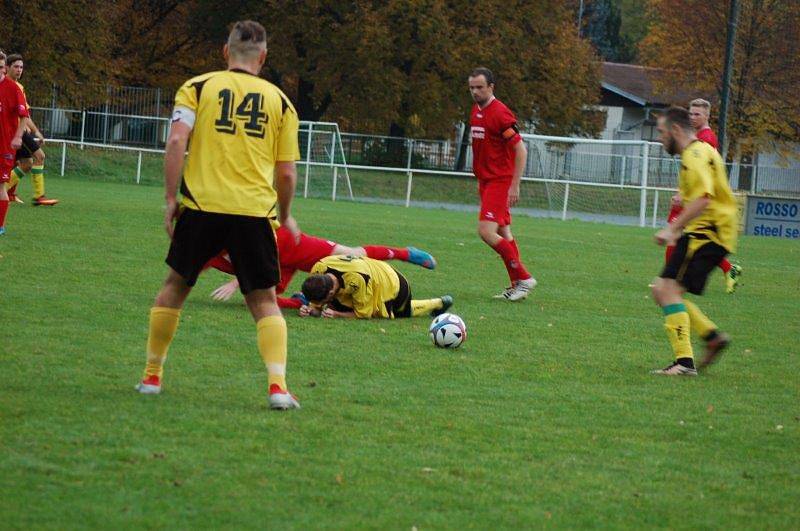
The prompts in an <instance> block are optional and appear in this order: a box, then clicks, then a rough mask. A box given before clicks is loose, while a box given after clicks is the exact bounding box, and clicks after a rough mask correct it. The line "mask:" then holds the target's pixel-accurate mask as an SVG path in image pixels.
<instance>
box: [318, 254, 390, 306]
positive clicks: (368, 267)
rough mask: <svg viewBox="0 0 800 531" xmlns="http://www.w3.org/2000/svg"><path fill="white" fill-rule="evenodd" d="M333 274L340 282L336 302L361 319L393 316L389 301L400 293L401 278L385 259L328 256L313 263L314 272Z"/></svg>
mask: <svg viewBox="0 0 800 531" xmlns="http://www.w3.org/2000/svg"><path fill="white" fill-rule="evenodd" d="M326 273H331V274H333V275H334V276H335V277H336V278H337V279H338V280H339V284H340V289H339V291H338V293H336V301H337V302H338V303H339V305H340V306H344V307H346V308H350V309H352V310H353V312H354V313H355V314H356V317H358V318H360V319H370V318H372V317H383V318H392V317H393V316H392V314H391V313H390V312H389V309H388V308H386V303H387V302H390V301H392V300H394V299H395V298H396V297H397V295H398V293H399V292H400V277H399V276H398V273H397V271H395V270H394V268H392V266H390V265H389V264H387V263H386V262H382V261H380V260H373V259H372V258H366V257H364V258H362V257H357V256H327V257H325V258H323V259H322V260H320V261H319V262H317V263H316V264H314V267H312V268H311V274H312V275H324V274H326Z"/></svg>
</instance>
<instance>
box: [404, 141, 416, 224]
mask: <svg viewBox="0 0 800 531" xmlns="http://www.w3.org/2000/svg"><path fill="white" fill-rule="evenodd" d="M406 145H407V146H408V157H407V159H406V175H407V176H408V184H407V185H406V208H408V207H410V206H411V182H412V181H413V179H414V172H412V171H411V153H412V152H413V151H414V139H408V138H407V139H406Z"/></svg>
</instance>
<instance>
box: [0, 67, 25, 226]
mask: <svg viewBox="0 0 800 531" xmlns="http://www.w3.org/2000/svg"><path fill="white" fill-rule="evenodd" d="M5 67H6V56H5V54H4V53H2V52H0V235H2V234H5V232H6V229H5V221H6V214H7V213H8V192H7V191H6V183H8V181H9V179H10V176H11V170H13V169H14V157H15V155H16V153H17V150H18V149H19V148H20V146H22V133H24V132H25V121H24V120H20V118H25V117H27V116H28V102H27V101H25V95H24V94H23V93H22V90H20V88H19V85H17V84H16V83H15V82H14V80H13V79H11V78H9V77H7V76H6V68H5Z"/></svg>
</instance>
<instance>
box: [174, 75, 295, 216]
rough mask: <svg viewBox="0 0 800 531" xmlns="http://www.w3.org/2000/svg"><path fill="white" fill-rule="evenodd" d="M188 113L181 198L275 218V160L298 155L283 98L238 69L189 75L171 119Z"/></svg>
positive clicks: (189, 203)
mask: <svg viewBox="0 0 800 531" xmlns="http://www.w3.org/2000/svg"><path fill="white" fill-rule="evenodd" d="M181 113H185V114H191V115H192V117H193V118H192V119H193V127H192V132H191V135H190V137H189V154H188V156H187V158H186V165H185V166H184V169H183V182H182V183H181V196H182V198H181V203H182V204H183V205H184V206H186V207H188V208H192V209H195V210H202V211H205V212H217V213H222V214H237V215H241V216H254V217H270V218H274V217H275V208H276V207H275V203H276V200H277V194H276V191H275V188H274V186H273V183H274V170H275V163H276V162H288V161H295V160H298V159H299V158H300V149H299V147H298V143H297V130H298V127H299V121H298V119H297V113H296V112H295V109H294V107H293V106H292V104H291V102H290V101H289V98H287V97H286V95H285V94H283V92H281V91H280V89H278V88H277V87H276V86H275V85H273V84H272V83H270V82H268V81H266V80H264V79H261V78H260V77H258V76H255V75H253V74H250V73H248V72H245V71H243V70H224V71H219V72H211V73H208V74H203V75H201V76H197V77H194V78H192V79H190V80H189V81H187V82H186V83H184V84H183V86H181V88H180V89H178V93H177V94H176V96H175V114H173V121H175V120H177V119H178V117H179V116H180V114H181Z"/></svg>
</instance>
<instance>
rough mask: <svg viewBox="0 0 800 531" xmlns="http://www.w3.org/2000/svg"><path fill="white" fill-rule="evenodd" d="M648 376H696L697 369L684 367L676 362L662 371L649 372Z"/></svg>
mask: <svg viewBox="0 0 800 531" xmlns="http://www.w3.org/2000/svg"><path fill="white" fill-rule="evenodd" d="M650 374H659V375H661V376H697V369H695V368H694V367H684V366H683V365H681V364H680V363H678V362H677V361H676V362H675V363H673V364H672V365H669V366H667V367H664V368H663V369H656V370H653V371H650Z"/></svg>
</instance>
